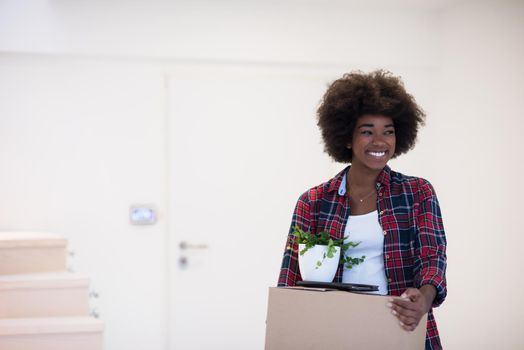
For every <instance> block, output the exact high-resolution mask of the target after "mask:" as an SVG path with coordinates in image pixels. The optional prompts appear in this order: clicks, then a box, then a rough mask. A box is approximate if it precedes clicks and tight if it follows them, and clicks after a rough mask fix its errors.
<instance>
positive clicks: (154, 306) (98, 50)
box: [0, 0, 524, 350]
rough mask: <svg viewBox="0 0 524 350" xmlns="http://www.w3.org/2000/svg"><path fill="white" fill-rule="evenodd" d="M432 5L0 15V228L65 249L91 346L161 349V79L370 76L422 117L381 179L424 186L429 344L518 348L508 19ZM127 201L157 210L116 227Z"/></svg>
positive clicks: (69, 7) (515, 108)
mask: <svg viewBox="0 0 524 350" xmlns="http://www.w3.org/2000/svg"><path fill="white" fill-rule="evenodd" d="M446 6H447V7H446V8H444V9H441V10H439V11H436V10H434V9H427V8H420V7H419V8H417V7H416V6H413V9H408V8H407V7H406V6H403V7H400V8H397V9H395V8H392V6H391V5H390V6H388V7H382V8H380V9H379V8H366V7H365V6H364V5H359V6H355V5H354V4H353V5H351V4H347V5H346V4H344V3H342V2H338V3H334V4H332V5H330V4H327V3H325V2H320V1H319V2H286V3H285V4H281V3H278V2H263V3H262V2H257V1H253V2H249V3H245V2H240V1H239V2H236V1H227V2H226V1H224V2H198V1H197V2H177V3H174V4H173V3H167V2H154V3H151V2H149V3H147V2H138V1H133V2H131V1H129V2H121V1H113V2H102V1H91V2H67V1H6V0H4V1H0V164H2V167H3V169H4V171H2V172H0V212H1V213H2V215H0V229H2V230H24V229H39V230H49V231H57V232H60V233H63V234H64V235H66V236H67V237H68V238H69V239H70V242H71V247H72V248H73V250H75V251H76V253H77V254H76V257H75V261H74V263H73V265H74V267H75V269H77V270H78V271H81V272H83V273H87V274H89V275H91V277H92V278H93V284H94V285H95V287H96V288H97V289H98V290H99V291H100V293H101V296H102V298H101V300H99V301H98V302H97V303H98V309H99V311H100V313H101V315H102V318H103V319H104V320H105V321H106V323H107V332H106V348H107V349H109V350H112V349H114V350H116V349H143V348H148V349H162V348H163V347H164V345H165V329H166V328H165V316H166V314H165V309H166V307H165V306H166V295H165V293H166V292H165V286H166V285H167V281H166V277H165V276H166V268H167V267H166V261H167V260H166V259H167V258H166V249H167V247H166V246H165V242H166V241H167V239H166V237H167V236H166V235H167V234H168V232H166V227H167V225H166V218H165V216H163V214H165V213H164V210H165V203H166V200H167V198H166V196H165V193H166V191H165V189H166V184H165V181H166V167H167V164H166V161H165V160H166V159H167V155H166V153H165V152H166V149H167V148H166V145H165V142H166V139H165V127H164V126H165V124H164V123H165V116H166V111H165V91H164V73H165V72H173V71H177V70H184V69H185V67H186V66H187V65H188V64H192V65H194V64H201V63H203V62H208V63H212V62H215V63H217V64H227V65H236V64H260V65H262V66H264V67H269V68H270V67H272V66H275V67H278V68H279V69H285V68H286V67H289V68H294V69H297V68H298V69H308V70H317V71H318V72H319V74H322V75H324V76H325V77H326V81H327V80H329V79H332V78H334V77H336V76H338V75H340V74H341V73H342V72H344V71H347V70H350V69H353V68H361V69H364V70H369V69H372V68H375V67H385V68H389V69H391V70H392V71H394V72H395V73H397V74H400V75H402V76H403V77H404V79H405V82H406V85H407V87H408V89H409V90H411V91H412V92H413V94H414V95H415V96H416V97H417V99H418V100H419V102H420V103H421V104H422V105H423V106H424V107H425V109H426V111H427V112H428V123H427V127H426V128H425V129H424V130H423V131H422V133H421V135H420V142H419V144H418V146H417V148H416V149H415V151H413V152H412V153H410V154H408V155H407V156H405V157H402V158H400V159H399V160H396V161H394V162H393V166H394V168H396V169H398V170H401V171H403V172H405V173H409V174H415V175H420V176H424V177H427V178H429V179H430V180H431V181H432V182H433V183H434V185H435V187H436V189H437V193H438V194H439V199H440V201H441V205H442V209H443V213H444V216H445V225H446V228H447V235H448V240H449V274H448V279H449V293H450V294H449V299H448V301H447V302H446V303H445V304H444V306H443V307H442V308H441V309H440V310H438V311H437V317H438V322H439V327H440V329H441V334H442V338H443V343H444V345H445V346H446V348H449V349H462V348H465V347H468V348H469V347H471V348H479V349H488V348H492V347H493V346H496V345H498V346H500V348H508V349H509V348H518V347H519V346H520V347H522V345H523V343H522V340H521V339H520V338H519V337H518V330H519V329H520V328H521V325H522V322H523V320H522V316H520V315H521V314H522V311H524V307H523V306H524V305H523V302H522V301H520V300H519V298H518V297H519V295H518V291H519V290H521V289H522V286H523V282H522V280H521V279H519V278H518V277H519V273H518V272H513V271H514V270H516V271H518V266H519V265H518V264H519V262H520V259H519V251H518V249H519V246H522V243H523V239H522V236H521V235H520V231H521V230H519V226H517V224H518V223H517V220H518V213H517V210H518V208H519V206H518V204H519V203H518V200H519V198H520V196H519V195H522V194H523V190H522V186H519V180H520V179H519V178H518V176H519V174H518V170H520V164H519V160H520V159H521V158H522V157H521V156H520V155H519V151H521V150H522V148H523V147H522V141H521V139H520V137H519V134H518V133H519V132H520V130H522V129H523V122H522V118H520V114H521V111H520V109H519V104H520V101H521V100H522V98H523V97H524V96H523V89H522V87H521V86H522V85H523V83H524V81H523V80H524V74H523V73H524V72H523V68H522V66H521V65H520V64H521V62H523V58H524V57H523V56H524V49H523V46H522V43H521V40H520V38H522V37H523V34H524V33H523V24H522V23H524V20H523V19H524V18H523V17H524V8H523V5H522V3H521V2H502V1H501V2H497V3H496V4H495V3H478V2H476V3H469V2H457V4H456V5H455V4H453V2H451V1H449V2H447V3H446ZM319 98H320V96H319ZM312 122H314V121H312ZM315 142H316V140H315ZM319 147H320V145H319ZM137 202H139V203H140V202H147V203H155V204H157V206H158V207H159V209H160V214H161V218H160V220H159V222H158V224H157V225H155V226H150V227H133V226H131V225H129V224H128V222H127V210H128V206H129V205H130V204H132V203H137ZM290 211H291V208H290ZM286 229H287V227H284V228H283V232H284V231H285V230H286ZM507 283H510V284H511V285H512V288H502V289H500V288H497V287H496V285H497V284H498V285H507ZM257 346H258V344H257Z"/></svg>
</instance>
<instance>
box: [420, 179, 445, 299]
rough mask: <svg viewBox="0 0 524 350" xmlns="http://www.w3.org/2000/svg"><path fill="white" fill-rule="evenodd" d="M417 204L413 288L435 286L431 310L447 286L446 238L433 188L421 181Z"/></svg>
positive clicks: (443, 297)
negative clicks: (435, 292) (435, 291)
mask: <svg viewBox="0 0 524 350" xmlns="http://www.w3.org/2000/svg"><path fill="white" fill-rule="evenodd" d="M419 195H420V197H419V198H420V202H419V205H418V211H417V212H416V220H417V227H418V236H417V239H416V240H415V244H416V245H415V249H416V252H415V253H416V254H415V256H416V259H415V270H414V271H415V276H414V277H415V287H417V288H420V287H421V286H423V285H425V284H429V285H432V286H434V287H435V289H436V290H437V295H436V297H435V300H434V301H433V307H436V306H439V305H440V304H442V302H443V301H444V299H445V298H446V294H447V286H446V260H447V259H446V235H445V232H444V225H443V223H442V214H441V212H440V206H439V203H438V200H437V196H436V194H435V190H434V189H433V186H432V185H431V184H430V183H429V182H428V181H426V180H422V179H421V186H420V191H419Z"/></svg>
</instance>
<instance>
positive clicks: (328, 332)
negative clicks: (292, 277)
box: [265, 287, 427, 350]
mask: <svg viewBox="0 0 524 350" xmlns="http://www.w3.org/2000/svg"><path fill="white" fill-rule="evenodd" d="M387 300H388V296H380V295H367V294H356V293H350V292H342V291H329V290H323V289H309V288H307V289H306V288H298V287H293V288H269V303H268V313H267V319H266V345H265V349H266V350H284V349H285V350H289V349H301V350H302V349H311V350H315V349H319V350H324V349H326V350H336V349H344V350H347V349H359V350H372V349H381V350H382V349H402V350H411V349H416V350H421V349H424V343H425V337H426V320H427V315H425V316H424V317H423V318H422V320H420V323H419V325H418V327H417V328H416V329H415V330H414V331H413V332H407V331H405V330H403V329H402V328H401V327H400V325H399V321H398V319H397V318H396V317H395V316H393V315H392V314H391V309H390V308H388V307H387V306H386V304H387V302H388V301H387Z"/></svg>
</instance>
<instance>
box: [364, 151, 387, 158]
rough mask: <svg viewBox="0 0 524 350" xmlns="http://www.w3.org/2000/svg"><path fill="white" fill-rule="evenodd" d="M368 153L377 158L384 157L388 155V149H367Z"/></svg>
mask: <svg viewBox="0 0 524 350" xmlns="http://www.w3.org/2000/svg"><path fill="white" fill-rule="evenodd" d="M366 153H367V154H369V155H371V156H373V157H376V158H382V157H384V156H385V155H386V153H387V151H367V152H366Z"/></svg>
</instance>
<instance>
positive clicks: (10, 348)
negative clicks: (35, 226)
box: [0, 232, 104, 350]
mask: <svg viewBox="0 0 524 350" xmlns="http://www.w3.org/2000/svg"><path fill="white" fill-rule="evenodd" d="M66 245H67V242H66V240H65V239H64V238H62V237H60V236H57V235H53V234H48V233H39V232H0V349H2V350H102V349H103V330H104V324H103V322H102V321H100V320H98V319H96V318H93V317H90V316H89V279H88V278H87V277H85V276H81V275H78V274H74V273H70V272H67V271H66Z"/></svg>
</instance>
